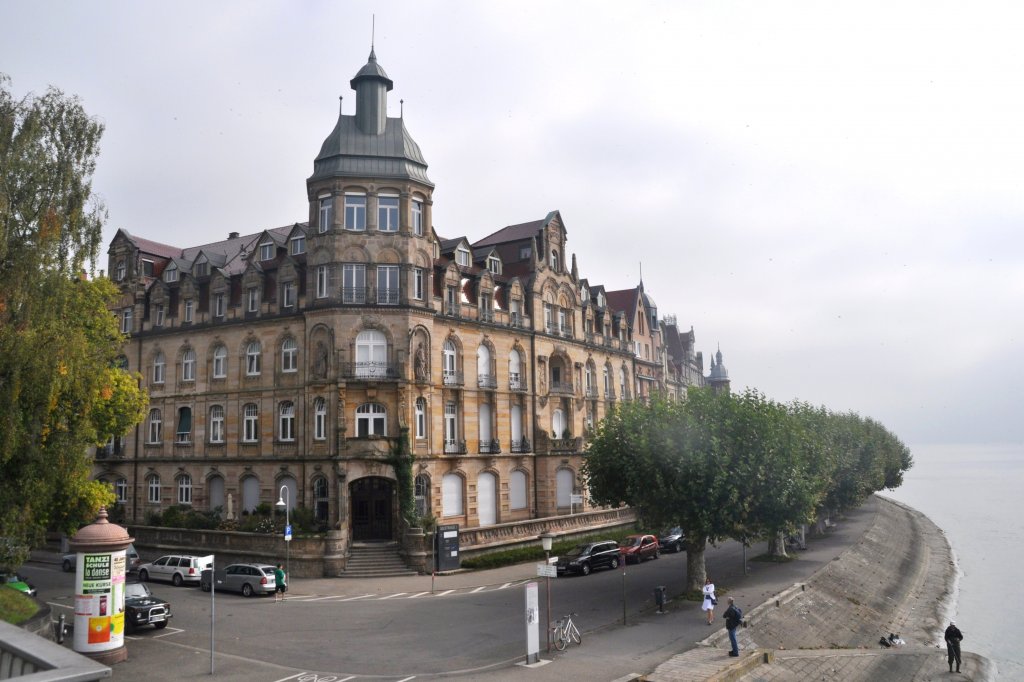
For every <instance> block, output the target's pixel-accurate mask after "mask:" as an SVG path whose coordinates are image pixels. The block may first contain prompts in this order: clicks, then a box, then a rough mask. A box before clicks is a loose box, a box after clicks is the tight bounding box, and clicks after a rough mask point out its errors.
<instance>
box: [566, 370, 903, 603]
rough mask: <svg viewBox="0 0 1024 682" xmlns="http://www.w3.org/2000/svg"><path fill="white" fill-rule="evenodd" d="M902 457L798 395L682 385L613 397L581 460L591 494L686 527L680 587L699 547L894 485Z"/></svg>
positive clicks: (777, 527)
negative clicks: (665, 393) (644, 398)
mask: <svg viewBox="0 0 1024 682" xmlns="http://www.w3.org/2000/svg"><path fill="white" fill-rule="evenodd" d="M912 463H913V461H912V458H911V456H910V450H909V449H908V448H907V447H906V446H905V445H904V444H903V443H902V442H901V441H900V440H899V439H898V438H897V437H896V436H895V435H893V434H892V433H890V432H889V431H888V430H886V429H885V427H883V426H882V425H881V424H879V423H878V422H876V421H873V420H871V419H865V418H863V417H860V416H859V415H856V414H853V413H843V414H836V413H833V412H830V411H828V410H826V409H825V408H822V407H813V406H811V405H808V404H806V403H801V402H793V403H786V404H783V403H778V402H775V401H772V400H769V399H767V398H766V397H765V396H764V395H763V394H761V393H759V392H757V391H754V390H747V391H746V392H744V393H740V394H730V393H719V392H714V391H712V390H710V389H703V388H702V389H697V388H691V389H690V391H689V393H688V395H687V398H686V400H683V401H671V400H664V399H654V400H652V401H651V402H650V403H648V404H644V403H640V402H624V403H621V404H620V405H618V406H617V407H616V409H615V410H614V411H613V412H612V413H611V414H610V415H608V417H607V418H605V419H604V420H603V421H602V422H601V423H600V424H599V425H598V428H597V433H596V434H595V438H594V439H593V440H592V442H591V444H590V448H589V449H588V451H587V453H586V456H585V458H584V472H585V474H586V476H587V479H588V483H589V486H590V494H591V498H592V499H593V501H595V502H597V503H598V504H608V505H619V504H627V505H630V506H632V507H634V508H636V509H637V510H638V512H639V514H640V516H641V518H642V519H643V522H644V523H645V524H646V525H647V526H648V527H651V528H659V527H667V526H673V525H680V526H682V527H683V529H684V530H685V531H686V550H687V578H686V580H687V583H686V589H687V590H699V589H700V587H701V585H702V584H703V582H704V576H705V567H704V548H705V546H706V545H707V543H708V542H711V543H717V542H719V541H722V540H725V539H735V540H739V541H741V542H749V541H751V540H756V539H767V540H769V542H770V548H771V551H772V552H773V553H779V554H782V553H785V543H784V542H783V538H784V537H785V535H786V534H787V533H790V532H792V531H794V530H795V529H796V528H797V527H798V526H800V525H802V524H807V523H811V522H812V521H813V520H814V519H815V518H823V517H824V516H827V515H828V514H829V513H832V512H837V511H842V510H844V509H850V508H853V507H856V506H857V505H859V504H860V503H861V502H863V501H864V500H865V499H866V498H867V497H868V496H870V495H871V494H872V493H873V492H875V491H878V490H882V489H883V488H895V487H898V486H899V485H900V484H901V483H902V481H903V472H905V471H906V470H907V469H909V468H910V467H911V465H912Z"/></svg>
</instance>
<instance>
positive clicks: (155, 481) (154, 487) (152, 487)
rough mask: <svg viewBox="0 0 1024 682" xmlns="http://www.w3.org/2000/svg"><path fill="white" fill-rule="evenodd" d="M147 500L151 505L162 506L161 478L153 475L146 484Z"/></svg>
mask: <svg viewBox="0 0 1024 682" xmlns="http://www.w3.org/2000/svg"><path fill="white" fill-rule="evenodd" d="M146 488H147V492H148V495H147V500H148V501H149V503H150V504H160V476H158V475H157V474H153V475H152V476H150V477H149V481H148V482H147V484H146Z"/></svg>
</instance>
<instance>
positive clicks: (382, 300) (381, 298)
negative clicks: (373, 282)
mask: <svg viewBox="0 0 1024 682" xmlns="http://www.w3.org/2000/svg"><path fill="white" fill-rule="evenodd" d="M399 294H400V291H399V290H398V289H377V305H398V302H399V299H400V296H399Z"/></svg>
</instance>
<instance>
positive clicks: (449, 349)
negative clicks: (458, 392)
mask: <svg viewBox="0 0 1024 682" xmlns="http://www.w3.org/2000/svg"><path fill="white" fill-rule="evenodd" d="M455 360H456V349H455V342H454V341H452V340H451V339H448V340H446V341H445V342H444V346H442V347H441V375H442V377H443V379H444V383H445V384H446V385H453V384H458V383H460V382H459V381H458V372H457V371H456V369H455V368H456V362H455Z"/></svg>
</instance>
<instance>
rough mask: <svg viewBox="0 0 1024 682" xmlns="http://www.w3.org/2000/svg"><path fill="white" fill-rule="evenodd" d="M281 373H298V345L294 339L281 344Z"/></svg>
mask: <svg viewBox="0 0 1024 682" xmlns="http://www.w3.org/2000/svg"><path fill="white" fill-rule="evenodd" d="M281 371H282V372H298V371H299V344H298V343H296V342H295V339H285V340H284V342H283V343H282V344H281Z"/></svg>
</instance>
